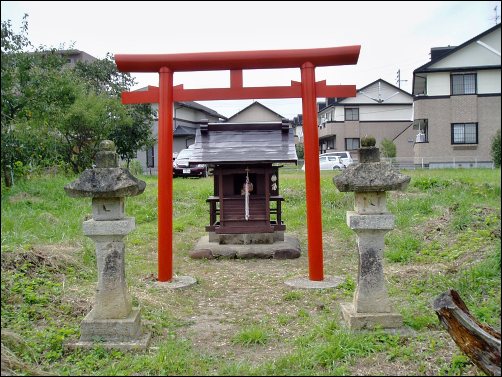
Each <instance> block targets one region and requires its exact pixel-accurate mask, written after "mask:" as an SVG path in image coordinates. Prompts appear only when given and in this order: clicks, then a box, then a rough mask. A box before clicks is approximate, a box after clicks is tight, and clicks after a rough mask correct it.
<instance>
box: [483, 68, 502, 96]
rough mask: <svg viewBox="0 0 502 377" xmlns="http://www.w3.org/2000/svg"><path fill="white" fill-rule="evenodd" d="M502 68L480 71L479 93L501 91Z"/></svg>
mask: <svg viewBox="0 0 502 377" xmlns="http://www.w3.org/2000/svg"><path fill="white" fill-rule="evenodd" d="M500 78H501V77H500V69H498V70H492V69H490V70H486V71H478V77H477V79H478V93H479V94H491V93H500Z"/></svg>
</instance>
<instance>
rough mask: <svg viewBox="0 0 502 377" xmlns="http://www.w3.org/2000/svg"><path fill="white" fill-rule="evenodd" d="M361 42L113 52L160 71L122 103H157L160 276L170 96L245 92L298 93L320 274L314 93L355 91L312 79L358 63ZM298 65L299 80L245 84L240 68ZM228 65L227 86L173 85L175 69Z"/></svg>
mask: <svg viewBox="0 0 502 377" xmlns="http://www.w3.org/2000/svg"><path fill="white" fill-rule="evenodd" d="M360 49H361V46H343V47H330V48H318V49H295V50H259V51H230V52H201V53H183V54H117V55H115V62H116V64H117V67H118V69H119V71H121V72H159V87H158V88H156V87H149V88H148V90H147V91H139V92H131V93H123V95H122V102H123V103H129V104H131V103H155V102H158V103H159V121H158V124H159V135H158V136H159V140H158V145H159V162H158V177H159V178H158V179H159V181H158V182H159V183H158V233H159V240H158V261H159V266H158V268H159V277H158V280H159V281H164V282H165V281H170V280H171V279H172V174H173V173H172V168H173V167H172V157H171V156H172V139H173V103H174V101H192V100H222V99H245V98H254V99H258V98H300V97H301V98H302V110H303V135H304V151H305V153H304V155H305V189H306V203H307V232H308V258H309V277H310V279H311V280H314V281H322V280H323V256H322V212H321V190H320V170H319V159H318V154H319V145H318V132H317V97H353V96H355V94H356V88H355V85H338V86H337V85H333V86H331V85H326V82H325V81H323V82H317V83H316V82H315V67H318V66H336V65H349V64H356V63H357V60H358V58H359V52H360ZM270 68H300V70H301V78H302V79H301V83H298V82H292V84H291V86H275V87H244V86H243V79H242V70H243V69H270ZM213 70H230V87H229V88H211V89H184V88H183V86H182V85H179V86H175V87H174V86H173V73H174V72H183V71H184V72H186V71H213Z"/></svg>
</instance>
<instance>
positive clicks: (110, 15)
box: [1, 1, 501, 119]
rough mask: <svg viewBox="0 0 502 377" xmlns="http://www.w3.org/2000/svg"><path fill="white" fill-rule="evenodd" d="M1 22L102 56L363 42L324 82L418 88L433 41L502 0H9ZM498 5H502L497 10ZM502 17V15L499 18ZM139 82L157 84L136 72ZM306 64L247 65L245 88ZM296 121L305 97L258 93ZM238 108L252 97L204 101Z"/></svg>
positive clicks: (189, 77)
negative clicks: (415, 81) (354, 58)
mask: <svg viewBox="0 0 502 377" xmlns="http://www.w3.org/2000/svg"><path fill="white" fill-rule="evenodd" d="M1 5H2V9H1V11H2V12H1V17H2V21H4V20H8V19H9V20H11V21H12V24H13V27H14V30H15V31H16V32H17V31H19V26H20V24H21V20H22V17H23V14H25V13H27V14H28V15H29V17H28V29H29V30H28V32H29V34H28V36H29V39H30V41H31V42H32V43H33V44H34V45H35V46H39V45H44V46H47V47H65V48H67V47H71V46H72V45H73V47H74V48H76V49H79V50H82V51H85V52H87V53H89V54H90V55H93V56H95V57H97V58H104V57H105V56H106V53H107V52H110V53H112V54H140V53H181V52H211V51H214V52H217V51H245V50H281V49H297V48H323V47H337V46H350V45H361V53H360V55H359V61H358V63H357V64H356V65H353V66H338V67H329V68H323V67H319V68H317V69H316V80H327V83H328V84H331V85H335V84H343V85H350V84H352V85H356V86H357V88H358V89H359V88H362V87H363V86H365V85H367V84H369V83H371V82H373V81H375V80H377V79H379V78H381V79H384V80H386V81H388V82H389V83H391V84H393V85H396V86H398V83H397V81H396V78H397V71H398V70H400V71H401V80H407V81H402V82H401V88H402V89H404V90H406V91H408V92H411V83H412V78H413V70H414V69H416V68H418V67H419V66H421V65H423V64H425V63H427V62H428V61H429V53H430V49H431V47H440V46H448V45H451V46H457V45H459V44H462V43H463V42H466V41H467V40H469V39H471V38H473V37H475V36H476V35H478V34H480V33H482V32H483V31H485V30H487V29H489V28H491V27H492V26H494V25H495V15H496V14H497V15H498V16H499V17H500V8H501V6H500V1H458V2H457V1H449V2H443V1H431V2H422V1H416V2H407V1H406V2H404V1H403V2H385V1H379V2H363V1H358V2H343V1H336V2H325V1H321V2H316V1H308V2H303V1H292V2H283V1H280V2H273V1H264V2H240V1H235V2H227V1H225V2H217V1H215V2H211V1H209V2H208V1H204V2H196V1H187V2H176V1H166V2H148V1H141V2H136V1H130V2H107V1H99V2H92V1H85V2H77V1H57V2H52V1H36V2H31V1H2V2H1ZM496 6H497V12H495V10H494V8H495V7H496ZM499 21H500V18H499ZM133 76H135V77H136V80H137V81H138V84H137V85H136V86H135V87H134V88H133V89H136V88H140V87H143V86H146V85H156V86H157V85H158V75H157V74H133ZM291 80H297V81H300V70H299V69H282V70H248V71H244V85H245V86H267V85H289V83H290V81H291ZM174 83H175V85H176V84H184V85H185V88H197V87H200V88H203V87H226V86H228V85H229V73H228V71H220V72H187V73H175V74H174ZM259 101H260V102H261V103H263V104H264V105H266V106H268V107H269V108H271V109H272V110H274V111H276V112H277V113H279V114H281V115H283V116H285V117H287V118H289V119H292V118H293V117H295V116H296V115H297V114H299V113H301V112H302V108H301V100H300V99H285V100H259ZM200 103H202V104H204V105H206V106H209V107H211V108H212V109H214V110H216V111H218V112H219V113H220V114H222V115H225V116H230V115H233V114H234V113H236V112H237V111H239V110H241V109H242V108H244V107H246V106H247V105H249V104H250V103H252V100H243V101H206V102H200Z"/></svg>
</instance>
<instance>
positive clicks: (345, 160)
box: [319, 151, 354, 167]
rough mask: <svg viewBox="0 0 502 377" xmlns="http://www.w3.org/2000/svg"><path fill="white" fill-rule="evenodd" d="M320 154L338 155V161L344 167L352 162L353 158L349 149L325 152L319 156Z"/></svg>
mask: <svg viewBox="0 0 502 377" xmlns="http://www.w3.org/2000/svg"><path fill="white" fill-rule="evenodd" d="M320 156H338V157H340V161H341V162H342V164H344V165H345V167H347V166H349V165H350V164H353V163H354V160H353V159H352V156H351V155H350V152H349V151H338V152H327V153H323V154H321V155H319V157H320Z"/></svg>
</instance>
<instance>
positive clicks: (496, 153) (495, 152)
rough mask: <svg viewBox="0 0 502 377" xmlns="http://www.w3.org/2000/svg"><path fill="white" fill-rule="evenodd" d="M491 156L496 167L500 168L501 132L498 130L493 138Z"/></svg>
mask: <svg viewBox="0 0 502 377" xmlns="http://www.w3.org/2000/svg"><path fill="white" fill-rule="evenodd" d="M490 155H491V157H492V160H493V163H494V164H495V167H496V168H500V130H498V131H497V132H496V133H495V135H494V136H493V139H492V147H491V150H490Z"/></svg>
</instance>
